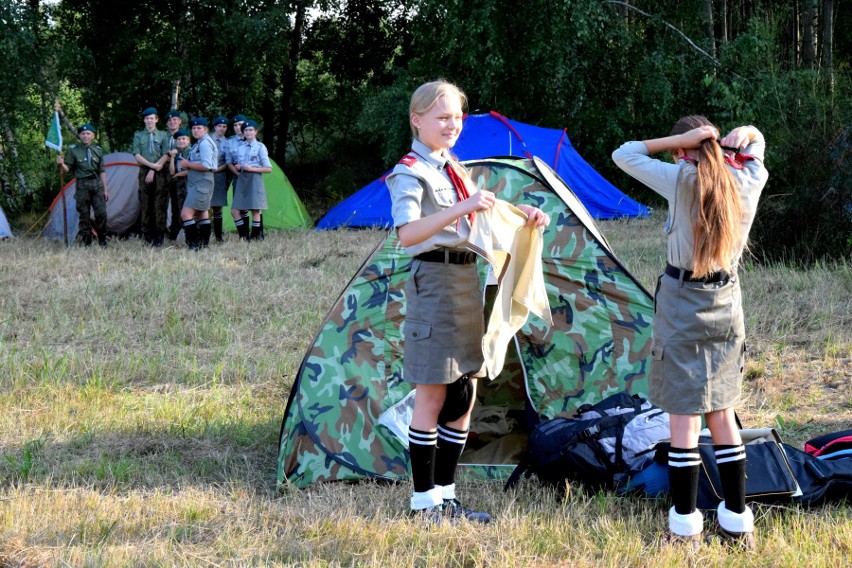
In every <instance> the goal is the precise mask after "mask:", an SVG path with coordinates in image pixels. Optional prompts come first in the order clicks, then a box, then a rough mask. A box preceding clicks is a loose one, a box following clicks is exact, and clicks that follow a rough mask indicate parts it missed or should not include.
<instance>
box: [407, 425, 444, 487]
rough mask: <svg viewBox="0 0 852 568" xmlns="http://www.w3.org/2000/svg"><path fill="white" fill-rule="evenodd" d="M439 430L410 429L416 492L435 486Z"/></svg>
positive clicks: (412, 472) (409, 437) (409, 445)
mask: <svg viewBox="0 0 852 568" xmlns="http://www.w3.org/2000/svg"><path fill="white" fill-rule="evenodd" d="M437 440H438V432H437V431H436V430H432V431H429V432H426V431H423V430H415V429H414V428H409V429H408V452H409V455H410V456H411V479H412V481H414V491H415V493H423V492H424V491H429V490H430V489H432V488H434V487H435V451H436V447H435V443H436V441H437Z"/></svg>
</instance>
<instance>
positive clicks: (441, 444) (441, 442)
mask: <svg viewBox="0 0 852 568" xmlns="http://www.w3.org/2000/svg"><path fill="white" fill-rule="evenodd" d="M467 432H468V431H467V430H457V429H455V428H450V427H449V426H444V425H442V424H438V451H437V452H436V453H435V485H442V486H443V485H452V484H453V483H455V482H456V468H457V467H458V465H459V458H460V457H461V455H462V452H463V451H464V445H465V443H466V442H467Z"/></svg>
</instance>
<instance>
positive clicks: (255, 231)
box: [232, 120, 272, 239]
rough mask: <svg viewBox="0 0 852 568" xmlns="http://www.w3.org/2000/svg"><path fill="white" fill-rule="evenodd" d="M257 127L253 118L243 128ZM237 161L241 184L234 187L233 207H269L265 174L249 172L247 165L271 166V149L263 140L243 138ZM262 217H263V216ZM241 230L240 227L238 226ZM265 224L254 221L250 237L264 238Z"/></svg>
mask: <svg viewBox="0 0 852 568" xmlns="http://www.w3.org/2000/svg"><path fill="white" fill-rule="evenodd" d="M249 127H252V128H255V129H257V123H256V122H255V121H253V120H247V121H246V122H245V124H244V125H243V128H249ZM234 162H235V163H238V164H240V166H241V168H242V169H241V171H240V175H239V176H238V179H239V180H240V182H239V184H238V185H237V186H236V187H235V188H234V203H233V205H232V207H233V208H234V209H238V210H240V211H246V210H250V211H262V210H264V209H267V208H268V205H267V200H266V186H265V185H264V183H263V174H262V173H259V172H247V171H245V166H250V167H255V168H271V167H272V163H271V162H270V161H269V151H268V150H267V149H266V145H265V144H264V143H263V142H260V141H259V140H257V139H255V140H253V141H251V142H250V141H249V140H248V139H245V140H243V142H242V143H241V144H240V146H239V149H238V152H237V157H236V158H235V159H234ZM261 219H262V218H261ZM237 230H238V231H240V227H239V226H238V227H237ZM243 233H244V231H240V236H243ZM262 238H263V225H262V223H261V221H253V222H252V226H251V235H249V239H262Z"/></svg>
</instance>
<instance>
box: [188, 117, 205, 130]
mask: <svg viewBox="0 0 852 568" xmlns="http://www.w3.org/2000/svg"><path fill="white" fill-rule="evenodd" d="M189 125H190V126H204V127H206V126H208V124H207V119H206V118H204V117H203V116H199V117H196V118H190V119H189Z"/></svg>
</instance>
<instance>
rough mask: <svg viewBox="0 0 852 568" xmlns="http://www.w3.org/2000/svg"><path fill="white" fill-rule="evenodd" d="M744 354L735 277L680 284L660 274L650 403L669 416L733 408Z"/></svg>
mask: <svg viewBox="0 0 852 568" xmlns="http://www.w3.org/2000/svg"><path fill="white" fill-rule="evenodd" d="M744 355H745V329H744V324H743V308H742V295H741V292H740V284H739V280H738V277H737V276H736V275H734V276H733V277H731V278H730V279H728V280H726V281H723V282H716V283H703V282H688V281H686V282H683V284H682V285H681V284H680V283H679V282H678V280H677V279H676V278H672V277H671V276H667V275H665V274H664V275H662V276H660V278H659V279H658V281H657V292H656V294H655V295H654V340H653V346H652V348H651V356H652V360H651V373H650V380H649V393H648V394H649V398H650V399H651V401H652V402H653V403H654V404H656V405H657V406H659V407H660V408H662V409H663V410H665V411H666V412H669V413H670V414H704V413H707V412H713V411H716V410H724V409H726V408H730V407H732V406H734V405H736V404H737V403H738V402H739V401H740V398H741V396H742V382H743V381H742V378H743V365H744V358H745V357H744Z"/></svg>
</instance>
